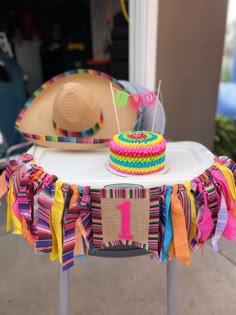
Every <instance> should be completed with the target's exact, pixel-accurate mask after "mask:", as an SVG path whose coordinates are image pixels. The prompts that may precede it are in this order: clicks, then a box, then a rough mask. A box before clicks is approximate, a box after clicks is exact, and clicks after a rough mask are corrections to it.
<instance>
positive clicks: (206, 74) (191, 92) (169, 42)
mask: <svg viewBox="0 0 236 315" xmlns="http://www.w3.org/2000/svg"><path fill="white" fill-rule="evenodd" d="M226 14H227V0H207V1H206V0H197V1H193V0H159V17H158V59H157V82H158V80H162V92H163V97H164V106H165V111H166V132H165V136H166V137H167V138H168V139H170V140H174V141H178V140H192V141H197V142H200V143H202V144H204V145H205V146H207V147H208V148H209V149H212V145H213V136H214V128H215V123H214V121H215V120H214V119H215V111H216V100H217V92H218V84H219V79H220V70H221V60H222V53H223V44H224V34H225V23H226Z"/></svg>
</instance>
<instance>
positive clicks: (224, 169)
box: [214, 162, 236, 216]
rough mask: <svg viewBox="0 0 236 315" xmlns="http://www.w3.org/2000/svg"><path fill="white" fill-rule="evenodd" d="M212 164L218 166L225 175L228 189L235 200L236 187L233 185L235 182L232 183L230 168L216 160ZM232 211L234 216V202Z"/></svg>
mask: <svg viewBox="0 0 236 315" xmlns="http://www.w3.org/2000/svg"><path fill="white" fill-rule="evenodd" d="M214 165H215V166H217V167H218V168H219V170H220V171H221V173H222V175H223V176H224V177H225V179H226V181H227V183H228V186H229V189H230V193H231V196H232V198H233V200H234V201H236V187H235V183H234V176H233V173H232V172H231V171H230V169H228V167H226V166H224V165H221V164H220V163H218V162H215V163H214ZM233 213H234V216H236V204H235V207H234V209H233Z"/></svg>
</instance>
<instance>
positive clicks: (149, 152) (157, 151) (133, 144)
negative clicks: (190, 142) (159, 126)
mask: <svg viewBox="0 0 236 315" xmlns="http://www.w3.org/2000/svg"><path fill="white" fill-rule="evenodd" d="M165 163H166V140H165V138H164V137H163V136H162V135H160V134H157V133H154V132H148V131H127V132H123V133H120V134H117V135H115V136H114V137H113V139H112V140H111V141H110V156H109V166H110V168H111V169H112V170H115V171H116V172H118V173H122V174H126V175H148V174H152V173H157V172H159V171H161V170H163V169H164V167H165Z"/></svg>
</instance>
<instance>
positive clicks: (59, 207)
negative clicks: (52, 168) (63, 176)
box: [50, 180, 64, 263]
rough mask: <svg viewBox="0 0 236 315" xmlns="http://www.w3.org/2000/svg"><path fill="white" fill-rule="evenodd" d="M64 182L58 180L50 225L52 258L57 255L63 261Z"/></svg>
mask: <svg viewBox="0 0 236 315" xmlns="http://www.w3.org/2000/svg"><path fill="white" fill-rule="evenodd" d="M61 188H62V182H61V181H60V180H57V181H56V184H55V199H54V202H53V204H52V208H51V212H50V227H51V232H52V252H51V253H50V259H51V260H52V261H53V260H55V259H56V258H57V257H58V259H59V262H60V263H62V215H63V209H64V197H63V193H62V190H61Z"/></svg>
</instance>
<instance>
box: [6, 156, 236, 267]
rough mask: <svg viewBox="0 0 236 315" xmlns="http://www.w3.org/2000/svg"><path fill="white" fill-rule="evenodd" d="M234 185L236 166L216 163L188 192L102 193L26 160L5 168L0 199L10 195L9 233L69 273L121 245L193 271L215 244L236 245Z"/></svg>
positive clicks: (185, 187) (182, 187)
mask: <svg viewBox="0 0 236 315" xmlns="http://www.w3.org/2000/svg"><path fill="white" fill-rule="evenodd" d="M3 179H4V180H3ZM235 182H236V163H235V162H234V161H233V160H232V159H230V158H227V157H221V158H218V157H216V158H215V161H214V164H213V165H212V166H211V167H210V168H208V169H206V170H205V172H204V173H203V174H200V175H199V176H198V177H196V178H194V179H192V180H191V181H189V182H186V183H184V184H175V185H172V186H171V185H162V186H160V187H153V188H150V189H149V188H148V189H146V188H103V189H96V188H93V187H88V186H86V187H85V186H77V185H74V184H71V185H70V184H68V183H63V182H62V181H61V180H60V179H58V178H57V176H55V175H51V174H48V173H46V172H45V171H44V169H43V168H42V167H40V166H38V165H37V164H36V163H35V161H34V158H33V156H32V155H29V154H25V155H23V156H20V157H19V158H16V159H13V160H11V161H10V162H9V164H8V165H7V168H6V170H5V171H4V173H3V174H2V176H1V179H0V194H1V196H2V195H3V194H4V192H7V204H8V205H7V219H6V230H7V232H10V231H12V233H13V234H22V235H23V236H24V237H25V238H26V240H27V241H28V242H29V243H30V244H31V245H32V246H33V247H34V249H35V251H36V252H37V251H41V252H44V253H48V254H49V255H50V259H51V260H52V261H53V260H55V259H58V260H59V262H60V263H61V265H62V268H63V270H67V269H69V268H71V267H72V266H73V265H74V259H75V258H84V259H86V257H87V256H88V253H89V251H92V250H99V249H103V248H106V247H109V246H115V245H133V246H136V247H139V248H144V249H146V250H147V251H149V252H152V253H154V254H155V255H156V257H157V260H158V261H159V262H161V263H166V262H168V261H169V260H171V259H173V258H174V257H176V258H177V260H178V261H180V262H184V263H186V264H187V265H190V263H191V253H192V252H193V251H194V250H195V249H196V248H201V247H202V246H203V245H204V244H205V243H206V241H207V240H209V239H210V238H211V240H212V246H213V249H214V251H217V250H218V241H219V239H220V237H225V238H226V239H228V240H231V241H233V242H235V241H236V186H235ZM4 185H5V186H4Z"/></svg>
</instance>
